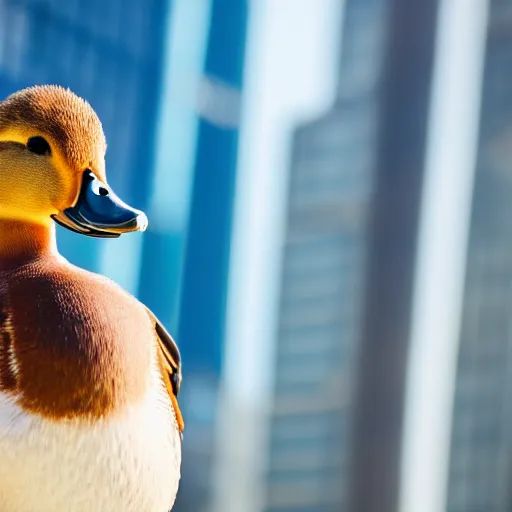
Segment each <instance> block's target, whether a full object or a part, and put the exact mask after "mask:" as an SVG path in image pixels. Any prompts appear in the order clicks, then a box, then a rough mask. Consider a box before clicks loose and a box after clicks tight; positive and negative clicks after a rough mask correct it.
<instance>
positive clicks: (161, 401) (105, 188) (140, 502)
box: [0, 85, 184, 512]
mask: <svg viewBox="0 0 512 512" xmlns="http://www.w3.org/2000/svg"><path fill="white" fill-rule="evenodd" d="M106 149H107V144H106V139H105V134H104V132H103V128H102V125H101V121H100V120H99V118H98V116H97V114H96V113H95V111H94V110H93V108H92V107H91V106H90V104H89V103H88V102H87V101H85V100H84V99H82V98H81V97H79V96H77V95H76V94H74V93H73V92H72V91H70V90H69V89H65V88H63V87H61V86H55V85H44V86H33V87H29V88H26V89H23V90H20V91H18V92H16V93H14V94H12V95H11V96H9V97H7V98H6V99H4V100H3V101H1V102H0V509H1V510H2V512H35V511H38V512H60V511H68V510H72V511H73V512H98V511H101V512H108V511H114V510H123V511H124V512H167V511H169V510H170V509H171V508H172V507H173V504H174V501H175V497H176V494H177V490H178V486H179V480H180V466H181V443H182V433H183V429H184V422H183V417H182V415H181V412H180V408H179V404H178V399H177V397H178V393H179V390H180V386H181V382H182V369H181V358H180V352H179V349H178V346H177V344H176V343H175V341H174V339H173V338H172V336H171V335H170V334H169V332H168V331H167V330H166V329H165V327H164V326H163V325H162V323H161V322H160V321H159V320H158V318H157V317H156V316H155V315H154V314H153V313H152V312H151V311H150V310H149V309H148V308H147V307H146V306H144V305H143V304H142V303H140V302H139V301H138V300H137V299H136V298H134V297H133V296H132V295H130V294H129V293H127V292H126V291H125V290H124V289H122V288H121V287H120V286H119V285H117V284H115V283H114V282H113V281H111V280H109V279H108V278H106V277H104V276H101V275H98V274H94V273H91V272H88V271H86V270H84V269H81V268H78V267H76V266H74V265H72V264H71V263H69V262H68V261H67V260H66V259H65V258H64V257H63V256H61V255H60V254H59V252H58V248H57V243H56V224H59V225H61V226H63V227H64V228H67V229H69V230H71V231H74V232H75V233H79V234H81V235H85V236H90V237H99V238H114V237H119V236H121V235H124V234H127V233H131V232H136V231H144V230H145V229H146V227H147V225H148V220H147V217H146V215H145V214H144V213H143V212H142V211H140V210H137V209H135V208H132V207H131V206H129V205H128V204H126V203H124V202H123V201H122V200H121V199H120V198H119V197H118V196H117V195H116V194H115V193H114V191H113V190H112V188H111V187H110V185H109V184H108V182H107V178H106V168H105V153H106ZM120 264H122V262H120Z"/></svg>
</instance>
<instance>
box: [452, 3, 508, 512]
mask: <svg viewBox="0 0 512 512" xmlns="http://www.w3.org/2000/svg"><path fill="white" fill-rule="evenodd" d="M489 8H490V13H489V14H490V15H489V26H488V33H487V47H486V54H485V69H484V75H483V76H484V82H483V91H482V106H481V120H480V135H479V145H478V154H477V165H476V174H475V183H474V191H473V206H472V214H471V224H470V235H469V245H468V256H467V258H468V259H467V268H466V283H465V292H464V302H463V313H462V325H461V334H460V348H459V357H458V373H457V381H456V390H455V403H454V410H453V426H452V443H451V460H450V473H449V481H448V486H449V487H448V504H447V509H446V510H447V511H448V512H508V511H510V510H511V507H512V491H511V486H510V484H511V482H512V401H511V400H510V388H511V382H512V380H511V379H512V359H511V356H512V324H511V320H510V319H511V315H510V311H511V310H512V257H511V252H512V243H511V240H512V216H511V215H512V209H511V200H510V198H511V197H512V174H511V169H510V165H511V161H512V143H511V142H512V104H511V102H510V90H511V83H512V5H511V4H510V2H506V1H499V0H493V1H491V2H490V6H489Z"/></svg>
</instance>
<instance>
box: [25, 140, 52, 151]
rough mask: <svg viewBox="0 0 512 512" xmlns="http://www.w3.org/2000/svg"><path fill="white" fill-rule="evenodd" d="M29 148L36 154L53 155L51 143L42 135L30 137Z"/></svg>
mask: <svg viewBox="0 0 512 512" xmlns="http://www.w3.org/2000/svg"><path fill="white" fill-rule="evenodd" d="M27 149H28V150H29V151H31V152H32V153H35V154H36V155H51V153H52V150H51V148H50V144H48V142H47V141H46V139H45V138H44V137H41V136H40V135H37V136H35V137H30V139H28V141H27Z"/></svg>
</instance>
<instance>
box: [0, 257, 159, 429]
mask: <svg viewBox="0 0 512 512" xmlns="http://www.w3.org/2000/svg"><path fill="white" fill-rule="evenodd" d="M0 290H1V296H0V300H1V303H2V305H3V309H2V314H3V316H4V317H5V318H6V321H4V325H3V327H2V328H0V332H1V333H2V336H3V338H2V340H0V343H1V345H2V350H1V351H0V352H1V357H0V372H1V373H2V379H0V390H1V391H4V392H9V393H13V394H14V395H16V396H18V400H19V403H20V404H21V405H22V406H23V407H24V408H25V409H26V410H30V411H32V412H34V413H38V414H41V415H44V416H47V417H51V418H55V419H57V418H71V417H76V416H90V417H102V416H105V415H108V414H111V413H113V412H115V411H116V410H119V409H120V408H123V406H126V405H127V404H129V403H133V402H136V401H137V400H139V399H141V398H142V397H143V396H144V394H145V392H146V390H147V383H148V375H149V368H150V361H151V350H152V348H151V343H150V341H151V339H152V335H151V333H152V325H151V323H150V321H149V318H148V316H147V314H146V311H145V308H144V307H143V306H142V304H140V303H139V302H138V301H136V300H135V299H134V298H133V297H131V296H130V295H128V294H127V293H125V292H124V291H123V290H122V289H121V288H119V287H118V286H117V285H115V284H114V283H112V282H111V281H109V280H107V279H105V278H102V277H100V276H96V275H94V274H90V273H88V272H86V271H83V270H80V269H78V268H76V267H73V266H71V265H68V264H62V263H58V262H53V261H50V260H49V259H47V258H45V259H44V260H42V261H39V262H34V263H32V264H29V265H26V266H23V267H21V268H19V269H18V270H16V271H13V272H8V273H2V274H1V275H0ZM145 340H147V341H145ZM6 369H7V371H6ZM13 378H14V380H15V385H13Z"/></svg>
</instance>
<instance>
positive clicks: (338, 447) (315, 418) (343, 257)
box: [266, 0, 387, 512]
mask: <svg viewBox="0 0 512 512" xmlns="http://www.w3.org/2000/svg"><path fill="white" fill-rule="evenodd" d="M386 4H387V2H385V1H381V0H371V1H360V0H358V1H357V2H356V1H353V2H350V1H349V2H347V4H346V7H345V13H344V29H343V41H342V52H341V60H340V76H341V78H340V81H339V90H338V99H337V100H336V103H335V105H334V106H333V108H332V110H331V111H330V112H328V113H327V114H326V115H325V116H323V117H322V118H320V119H318V120H316V121H314V122H312V123H308V124H306V125H304V126H302V127H300V128H298V129H297V131H296V133H295V138H294V143H293V150H292V151H293V152H292V162H291V173H290V184H289V200H288V201H289V204H288V221H287V233H286V240H285V246H284V259H283V270H282V288H281V306H280V322H279V335H278V346H277V350H276V365H277V366H276V371H275V375H276V378H275V400H274V407H273V413H272V419H271V434H270V455H269V462H268V472H267V482H268V484H267V499H266V511H267V512H277V511H283V512H284V511H289V512H292V511H293V512H295V511H297V510H314V511H315V512H331V511H332V512H334V511H339V510H340V509H341V507H346V503H347V501H346V494H347V478H348V476H349V467H348V462H349V442H350V441H349V440H350V428H351V423H352V419H353V418H352V408H353V387H354V383H355V381H354V379H355V375H354V369H355V362H356V360H357V359H356V358H357V351H358V346H357V344H358V341H359V339H360V337H361V315H362V309H361V308H362V305H363V296H364V287H365V271H366V268H365V262H366V258H367V240H368V230H369V225H368V219H369V213H370V206H371V199H372V193H373V189H374V180H375V177H374V173H375V162H374V159H375V151H376V142H377V135H378V134H377V115H378V101H377V97H376V94H377V91H378V89H377V87H378V85H379V76H380V69H381V65H382V59H383V37H384V35H385V29H386V24H387V20H386V7H387V5H386Z"/></svg>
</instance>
